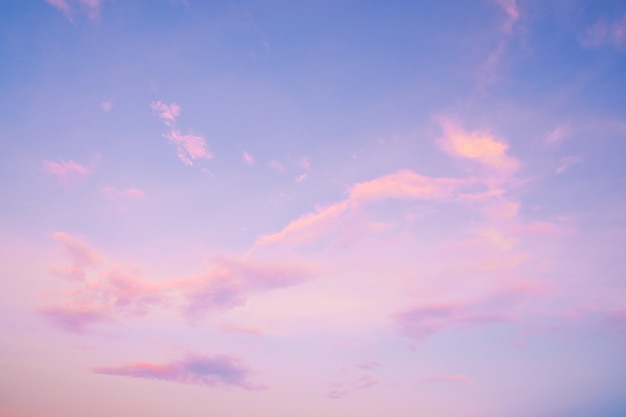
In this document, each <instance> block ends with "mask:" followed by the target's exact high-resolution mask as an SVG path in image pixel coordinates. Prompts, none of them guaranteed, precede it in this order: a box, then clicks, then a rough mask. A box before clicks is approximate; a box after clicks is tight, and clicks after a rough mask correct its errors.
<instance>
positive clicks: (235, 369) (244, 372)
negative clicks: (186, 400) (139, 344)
mask: <svg viewBox="0 0 626 417" xmlns="http://www.w3.org/2000/svg"><path fill="white" fill-rule="evenodd" d="M93 372H95V373H97V374H103V375H116V376H128V377H133V378H143V379H156V380H162V381H170V382H178V383H181V384H192V385H202V386H207V387H213V388H219V387H234V388H242V389H245V390H259V389H263V388H264V387H262V386H260V385H256V384H253V383H251V382H250V381H249V377H250V376H251V375H252V374H253V371H252V370H251V369H250V368H249V366H248V365H247V364H246V363H245V362H244V361H243V360H241V359H240V358H237V357H235V356H229V355H213V356H210V355H196V354H189V355H187V356H186V357H185V358H183V359H181V360H176V361H171V362H165V363H153V362H135V363H131V364H127V365H120V366H108V367H98V368H94V369H93Z"/></svg>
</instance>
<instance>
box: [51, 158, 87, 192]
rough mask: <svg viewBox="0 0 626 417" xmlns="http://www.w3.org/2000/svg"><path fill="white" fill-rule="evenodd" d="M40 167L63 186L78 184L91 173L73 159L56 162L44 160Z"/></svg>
mask: <svg viewBox="0 0 626 417" xmlns="http://www.w3.org/2000/svg"><path fill="white" fill-rule="evenodd" d="M41 169H42V170H43V172H45V173H46V174H48V175H51V176H53V177H55V178H56V180H57V181H58V183H59V184H60V185H62V186H63V187H71V186H73V185H76V184H78V183H79V182H80V181H82V180H83V179H84V178H86V177H87V176H89V175H90V174H91V172H92V171H91V170H90V169H89V168H87V167H86V166H84V165H81V164H79V163H78V162H74V161H73V160H71V159H70V160H69V161H65V160H61V161H58V162H54V161H48V160H44V161H43V162H42V164H41Z"/></svg>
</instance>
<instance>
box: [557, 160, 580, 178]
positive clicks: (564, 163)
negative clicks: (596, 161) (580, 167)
mask: <svg viewBox="0 0 626 417" xmlns="http://www.w3.org/2000/svg"><path fill="white" fill-rule="evenodd" d="M582 162H583V158H582V157H580V156H576V155H570V156H565V157H563V158H561V159H560V161H559V166H558V167H557V169H556V170H555V171H554V173H555V174H557V175H559V174H563V173H564V172H566V171H568V170H569V169H570V168H571V167H572V166H573V165H576V164H580V163H582Z"/></svg>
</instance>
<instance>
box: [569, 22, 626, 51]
mask: <svg viewBox="0 0 626 417" xmlns="http://www.w3.org/2000/svg"><path fill="white" fill-rule="evenodd" d="M580 43H581V44H582V45H583V46H586V47H590V48H595V47H600V46H604V45H610V46H613V47H615V48H619V49H621V48H622V47H623V46H624V45H625V44H626V15H624V16H622V17H621V18H618V19H616V20H614V21H612V22H610V21H607V20H606V19H604V18H602V19H599V20H597V21H596V22H595V23H594V24H593V25H592V26H591V27H589V28H588V29H587V31H586V32H585V33H584V35H583V36H582V37H581V38H580Z"/></svg>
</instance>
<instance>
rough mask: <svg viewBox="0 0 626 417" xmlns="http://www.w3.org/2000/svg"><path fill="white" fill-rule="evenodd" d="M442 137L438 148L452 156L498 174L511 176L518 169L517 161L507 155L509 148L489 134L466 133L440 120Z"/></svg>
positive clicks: (449, 121) (445, 120) (447, 120)
mask: <svg viewBox="0 0 626 417" xmlns="http://www.w3.org/2000/svg"><path fill="white" fill-rule="evenodd" d="M440 125H441V128H442V130H443V132H444V137H443V138H441V139H440V140H439V147H440V148H441V149H442V150H443V151H445V152H447V153H449V154H450V155H452V156H455V157H457V158H462V159H468V160H470V161H473V162H476V163H478V164H480V165H483V166H485V167H488V168H491V169H493V170H494V171H496V172H498V173H500V174H503V175H504V174H511V173H513V172H515V171H517V169H518V168H519V162H518V161H517V159H515V158H512V157H510V156H508V155H507V152H508V149H509V146H508V145H507V144H506V142H504V141H503V140H501V139H498V138H496V137H495V136H493V135H492V134H491V133H489V132H480V131H478V132H467V131H465V130H464V129H463V128H461V127H460V126H459V125H457V124H456V123H455V122H453V121H452V120H450V119H445V118H444V119H441V120H440Z"/></svg>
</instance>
